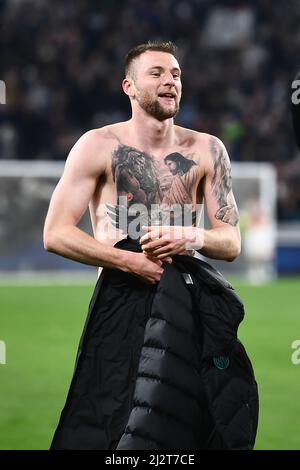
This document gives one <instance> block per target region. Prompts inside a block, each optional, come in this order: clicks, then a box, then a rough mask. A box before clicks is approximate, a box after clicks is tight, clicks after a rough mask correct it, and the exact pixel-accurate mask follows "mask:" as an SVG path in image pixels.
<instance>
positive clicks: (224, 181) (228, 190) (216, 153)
mask: <svg viewBox="0 0 300 470" xmlns="http://www.w3.org/2000/svg"><path fill="white" fill-rule="evenodd" d="M210 150H211V154H212V158H213V163H214V175H213V178H212V181H211V185H212V190H213V195H214V196H215V198H216V199H217V202H218V206H219V209H218V210H217V212H216V213H215V218H216V219H218V220H222V221H223V222H225V223H227V224H230V225H232V226H236V225H237V224H238V221H239V213H238V209H237V207H236V204H235V201H234V198H233V195H232V178H231V168H230V162H229V157H228V154H227V151H226V149H225V147H224V146H223V145H220V144H219V142H218V141H217V140H216V139H215V138H211V141H210Z"/></svg>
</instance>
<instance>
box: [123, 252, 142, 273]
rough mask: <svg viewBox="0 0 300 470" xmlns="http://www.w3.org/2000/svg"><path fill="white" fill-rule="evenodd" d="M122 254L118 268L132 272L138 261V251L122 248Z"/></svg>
mask: <svg viewBox="0 0 300 470" xmlns="http://www.w3.org/2000/svg"><path fill="white" fill-rule="evenodd" d="M119 251H120V256H119V263H118V268H119V269H121V271H124V272H126V273H129V272H132V271H133V268H134V265H135V262H136V255H137V254H138V253H135V252H134V251H129V250H120V249H119Z"/></svg>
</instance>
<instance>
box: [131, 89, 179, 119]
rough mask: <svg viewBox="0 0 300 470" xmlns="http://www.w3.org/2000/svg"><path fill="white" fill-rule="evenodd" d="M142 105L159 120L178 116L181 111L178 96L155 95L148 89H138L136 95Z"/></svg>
mask: <svg viewBox="0 0 300 470" xmlns="http://www.w3.org/2000/svg"><path fill="white" fill-rule="evenodd" d="M136 99H137V102H138V103H139V105H140V107H141V108H142V109H143V110H144V111H145V112H146V113H147V114H149V115H150V116H153V117H154V118H155V119H157V120H159V121H164V120H165V119H169V118H172V117H174V116H176V114H177V113H178V111H179V99H178V96H174V97H167V96H164V95H161V96H160V95H155V94H154V93H151V92H150V91H148V90H138V94H137V96H136Z"/></svg>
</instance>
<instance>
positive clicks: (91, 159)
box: [44, 42, 241, 284]
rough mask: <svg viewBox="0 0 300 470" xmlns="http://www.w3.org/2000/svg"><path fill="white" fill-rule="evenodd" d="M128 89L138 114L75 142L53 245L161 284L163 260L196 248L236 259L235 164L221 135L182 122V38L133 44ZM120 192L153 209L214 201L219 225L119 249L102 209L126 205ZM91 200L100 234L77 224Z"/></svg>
mask: <svg viewBox="0 0 300 470" xmlns="http://www.w3.org/2000/svg"><path fill="white" fill-rule="evenodd" d="M122 87H123V90H124V92H125V93H126V95H128V97H129V99H130V102H131V106H132V117H131V119H129V120H128V121H125V122H120V123H116V124H112V125H108V126H105V127H102V128H99V129H93V130H90V131H88V132H86V133H85V134H84V135H82V136H81V138H80V139H79V140H78V141H77V142H76V144H75V145H74V147H73V148H72V149H71V151H70V154H69V156H68V158H67V161H66V165H65V169H64V173H63V175H62V177H61V179H60V181H59V183H58V185H57V187H56V189H55V191H54V193H53V195H52V199H51V202H50V206H49V211H48V214H47V217H46V221H45V227H44V246H45V249H46V250H47V251H51V252H55V253H57V254H59V255H62V256H64V257H67V258H71V259H73V260H75V261H79V262H82V263H86V264H89V265H94V266H98V267H100V269H101V267H108V268H112V269H119V270H122V271H125V272H128V273H132V274H134V275H136V276H139V277H141V278H143V279H144V280H145V281H146V282H148V283H150V284H156V283H157V282H159V280H160V277H161V275H162V273H163V271H164V265H163V262H172V256H173V255H175V254H183V253H186V248H187V246H193V247H194V248H196V249H198V250H199V252H200V253H202V254H203V255H205V256H208V257H211V258H215V259H223V260H227V261H232V260H234V259H235V258H236V257H237V256H238V255H239V253H240V249H241V238H240V231H239V226H238V210H237V206H236V203H235V199H234V196H233V193H232V185H231V175H230V161H229V158H228V154H227V152H226V149H225V147H224V145H223V143H222V142H221V141H220V140H219V139H218V138H217V137H214V136H211V135H208V134H205V133H202V132H196V131H194V130H191V129H185V128H183V127H180V126H177V125H175V124H174V120H173V118H174V116H175V115H176V114H177V112H178V110H179V103H180V99H181V91H182V85H181V70H180V66H179V64H178V61H177V59H176V56H175V47H174V45H173V44H172V43H171V42H168V43H148V44H146V45H140V46H137V47H136V48H134V49H132V50H131V51H130V52H129V53H128V55H127V57H126V77H125V78H124V80H123V82H122ZM166 157H168V158H166ZM187 160H190V161H187ZM176 188H177V189H176ZM121 195H122V196H123V197H124V196H125V199H126V201H127V202H128V203H129V204H131V203H133V202H135V203H141V204H144V205H146V207H150V205H151V204H159V203H160V202H164V201H166V200H167V201H168V203H170V202H172V198H173V199H174V202H176V203H178V201H180V202H182V203H183V204H192V205H193V206H195V204H201V203H202V202H203V201H205V204H206V210H207V214H208V218H209V221H210V224H211V228H210V229H204V228H201V227H198V226H194V225H190V226H185V227H183V229H182V236H181V237H178V236H175V234H174V231H172V230H171V229H170V226H168V225H161V226H157V225H152V226H151V225H150V226H146V227H144V232H143V233H144V234H143V235H142V236H141V237H140V239H139V242H140V244H141V247H142V249H143V252H138V253H136V252H131V251H126V250H122V249H119V248H116V247H114V246H113V245H114V244H115V242H116V239H113V238H112V237H109V236H108V232H107V231H105V230H103V227H104V226H105V224H104V223H103V221H104V220H105V218H106V219H107V222H108V221H109V219H110V215H108V213H107V212H106V211H104V210H103V208H104V207H107V206H106V204H108V205H109V207H117V204H118V197H119V196H121ZM88 206H89V210H90V214H91V220H92V225H93V231H94V238H93V237H92V236H90V235H88V234H87V233H85V232H83V231H82V230H80V229H79V228H78V227H77V224H78V222H79V221H80V219H81V217H82V216H83V214H84V212H85V211H86V209H87V207H88Z"/></svg>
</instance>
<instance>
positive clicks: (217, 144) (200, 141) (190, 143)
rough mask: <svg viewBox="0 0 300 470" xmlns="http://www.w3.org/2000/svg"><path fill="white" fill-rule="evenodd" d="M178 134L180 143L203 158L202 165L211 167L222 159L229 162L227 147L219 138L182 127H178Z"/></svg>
mask: <svg viewBox="0 0 300 470" xmlns="http://www.w3.org/2000/svg"><path fill="white" fill-rule="evenodd" d="M176 132H177V135H178V138H179V141H180V142H181V143H182V144H183V145H184V146H186V147H188V148H189V149H191V150H193V151H194V152H195V153H196V154H198V155H199V156H200V157H201V161H202V164H203V163H204V162H206V164H207V166H208V167H211V166H213V165H214V163H215V161H216V160H217V159H219V158H220V157H222V158H223V159H224V158H225V159H226V160H227V161H228V162H229V157H228V154H227V151H226V148H225V145H224V143H223V142H222V140H221V139H220V138H218V137H217V136H215V135H212V134H207V133H206V132H199V131H195V130H193V129H187V128H184V127H180V126H176Z"/></svg>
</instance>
